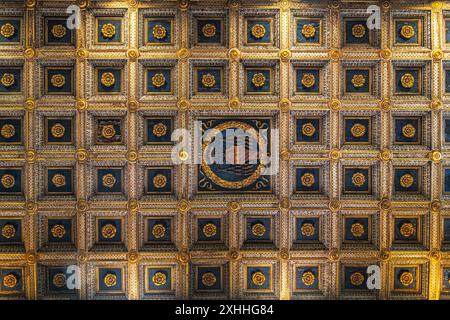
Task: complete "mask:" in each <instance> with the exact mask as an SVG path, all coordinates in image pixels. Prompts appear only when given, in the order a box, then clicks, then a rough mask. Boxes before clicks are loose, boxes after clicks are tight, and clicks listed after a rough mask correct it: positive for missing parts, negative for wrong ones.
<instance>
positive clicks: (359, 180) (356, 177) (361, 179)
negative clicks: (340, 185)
mask: <svg viewBox="0 0 450 320" xmlns="http://www.w3.org/2000/svg"><path fill="white" fill-rule="evenodd" d="M365 182H366V177H365V176H364V174H362V173H361V172H357V173H355V174H353V176H352V183H353V184H354V185H355V186H357V187H361V186H362V185H363V184H364V183H365Z"/></svg>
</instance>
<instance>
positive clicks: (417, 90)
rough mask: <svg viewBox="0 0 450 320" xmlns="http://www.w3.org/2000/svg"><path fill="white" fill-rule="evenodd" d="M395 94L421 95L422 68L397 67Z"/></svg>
mask: <svg viewBox="0 0 450 320" xmlns="http://www.w3.org/2000/svg"><path fill="white" fill-rule="evenodd" d="M394 72H395V87H394V88H395V94H400V95H403V94H411V95H420V94H421V93H422V70H421V69H419V68H402V69H400V68H399V69H395V71H394Z"/></svg>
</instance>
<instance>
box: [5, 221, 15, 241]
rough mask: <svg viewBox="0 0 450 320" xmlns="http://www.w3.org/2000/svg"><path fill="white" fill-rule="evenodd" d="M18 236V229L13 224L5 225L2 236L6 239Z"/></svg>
mask: <svg viewBox="0 0 450 320" xmlns="http://www.w3.org/2000/svg"><path fill="white" fill-rule="evenodd" d="M15 235H16V228H14V226H13V225H12V224H5V225H4V226H3V228H2V236H3V237H4V238H6V239H11V238H12V237H14V236H15Z"/></svg>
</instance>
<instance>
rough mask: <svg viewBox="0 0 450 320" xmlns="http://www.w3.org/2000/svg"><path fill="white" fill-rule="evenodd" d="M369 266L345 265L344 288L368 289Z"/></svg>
mask: <svg viewBox="0 0 450 320" xmlns="http://www.w3.org/2000/svg"><path fill="white" fill-rule="evenodd" d="M367 279H368V274H367V267H365V266H364V267H362V266H361V267H360V266H345V267H344V283H343V286H344V289H346V290H368V288H367Z"/></svg>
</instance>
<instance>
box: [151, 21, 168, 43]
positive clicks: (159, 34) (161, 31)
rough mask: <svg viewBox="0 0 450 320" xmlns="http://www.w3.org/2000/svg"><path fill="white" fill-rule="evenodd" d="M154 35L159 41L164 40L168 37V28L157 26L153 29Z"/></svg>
mask: <svg viewBox="0 0 450 320" xmlns="http://www.w3.org/2000/svg"><path fill="white" fill-rule="evenodd" d="M152 33H153V37H155V39H158V40H162V39H164V38H165V37H166V36H167V30H166V28H165V27H164V26H162V25H160V24H157V25H155V26H154V27H153V30H152Z"/></svg>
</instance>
